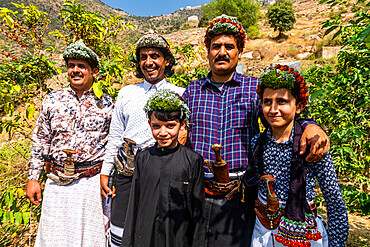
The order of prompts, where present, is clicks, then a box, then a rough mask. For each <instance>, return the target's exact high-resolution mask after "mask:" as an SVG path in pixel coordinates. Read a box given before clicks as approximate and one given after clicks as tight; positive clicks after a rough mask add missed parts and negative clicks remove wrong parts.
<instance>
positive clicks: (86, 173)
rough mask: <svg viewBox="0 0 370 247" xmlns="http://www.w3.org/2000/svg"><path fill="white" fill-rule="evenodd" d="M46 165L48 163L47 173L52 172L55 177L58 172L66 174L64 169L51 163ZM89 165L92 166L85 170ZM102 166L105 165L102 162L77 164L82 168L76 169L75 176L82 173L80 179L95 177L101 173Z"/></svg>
mask: <svg viewBox="0 0 370 247" xmlns="http://www.w3.org/2000/svg"><path fill="white" fill-rule="evenodd" d="M45 163H46V172H52V173H54V174H55V175H58V174H57V172H56V171H60V172H64V168H63V167H60V166H58V165H54V164H51V163H50V162H45ZM89 164H90V166H88V167H86V168H84V166H87V165H89ZM94 164H95V165H94ZM102 164H103V162H102V161H101V162H89V161H86V162H82V163H75V165H76V166H78V167H81V166H82V168H78V169H75V174H77V173H80V176H79V177H81V178H84V177H93V176H95V175H96V174H98V173H100V171H101V167H102ZM91 165H92V166H91Z"/></svg>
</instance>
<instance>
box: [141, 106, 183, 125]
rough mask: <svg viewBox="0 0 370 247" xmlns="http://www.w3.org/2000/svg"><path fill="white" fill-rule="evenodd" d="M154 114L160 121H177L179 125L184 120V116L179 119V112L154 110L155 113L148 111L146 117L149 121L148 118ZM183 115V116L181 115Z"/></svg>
mask: <svg viewBox="0 0 370 247" xmlns="http://www.w3.org/2000/svg"><path fill="white" fill-rule="evenodd" d="M152 114H154V116H155V117H156V118H157V119H158V120H160V121H173V120H179V122H180V123H182V121H184V120H185V116H183V117H182V118H180V116H181V111H180V109H179V110H178V111H162V110H155V111H148V113H147V117H148V119H149V120H150V117H151V116H152ZM183 115H185V114H183Z"/></svg>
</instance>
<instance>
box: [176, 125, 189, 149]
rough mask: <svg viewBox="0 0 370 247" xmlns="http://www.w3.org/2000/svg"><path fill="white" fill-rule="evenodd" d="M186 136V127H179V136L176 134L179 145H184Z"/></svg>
mask: <svg viewBox="0 0 370 247" xmlns="http://www.w3.org/2000/svg"><path fill="white" fill-rule="evenodd" d="M187 137H188V131H187V129H185V128H184V129H180V131H179V136H178V138H177V140H178V141H179V143H180V144H181V145H185V144H186V139H187Z"/></svg>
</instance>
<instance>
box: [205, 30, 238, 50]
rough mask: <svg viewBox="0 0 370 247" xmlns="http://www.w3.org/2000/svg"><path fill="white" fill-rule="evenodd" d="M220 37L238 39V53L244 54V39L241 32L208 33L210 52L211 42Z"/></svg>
mask: <svg viewBox="0 0 370 247" xmlns="http://www.w3.org/2000/svg"><path fill="white" fill-rule="evenodd" d="M219 35H227V36H233V37H234V38H235V39H236V45H237V47H238V51H239V52H242V51H243V48H244V44H243V37H242V36H241V34H240V32H217V33H214V32H208V33H207V34H206V37H205V39H206V42H205V43H206V47H207V49H208V51H209V48H210V46H211V41H212V39H213V38H214V37H216V36H219Z"/></svg>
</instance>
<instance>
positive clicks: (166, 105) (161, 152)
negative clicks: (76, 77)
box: [121, 89, 205, 247]
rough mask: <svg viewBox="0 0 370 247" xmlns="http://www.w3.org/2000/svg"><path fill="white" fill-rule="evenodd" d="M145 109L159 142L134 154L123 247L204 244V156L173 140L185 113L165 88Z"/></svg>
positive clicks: (186, 109) (155, 95) (179, 246)
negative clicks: (133, 169)
mask: <svg viewBox="0 0 370 247" xmlns="http://www.w3.org/2000/svg"><path fill="white" fill-rule="evenodd" d="M144 110H145V112H146V113H147V116H148V118H149V121H148V122H149V125H150V127H151V130H152V134H153V137H154V139H155V140H156V141H157V142H156V144H155V145H154V146H152V147H150V148H149V149H146V150H144V151H142V152H139V153H138V154H137V156H136V160H135V163H136V164H135V172H134V176H133V180H132V187H131V192H130V200H129V205H128V210H127V215H126V222H125V230H124V233H123V241H122V245H121V246H144V247H147V246H155V247H157V246H161V247H162V246H163V247H164V246H169V247H172V246H177V247H181V246H204V240H205V225H204V201H205V199H204V182H203V181H204V178H203V174H204V171H203V158H202V157H201V155H199V154H198V153H196V152H194V151H192V150H191V149H189V148H187V147H184V146H182V145H181V144H179V143H178V140H177V139H178V134H179V131H180V129H184V128H185V126H186V124H187V118H188V116H189V109H188V107H187V106H186V103H185V102H184V101H183V100H182V99H180V97H179V96H178V95H177V94H176V93H175V92H173V91H171V90H167V89H164V90H159V91H158V92H156V93H155V94H153V96H151V98H150V99H149V101H148V103H147V104H146V106H145V109H144Z"/></svg>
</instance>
